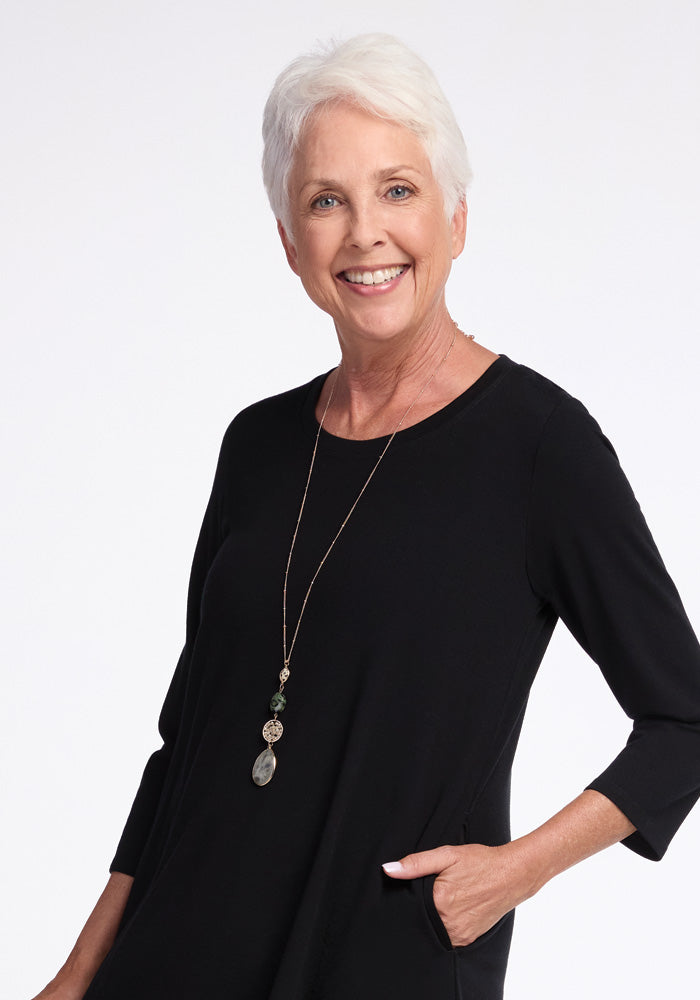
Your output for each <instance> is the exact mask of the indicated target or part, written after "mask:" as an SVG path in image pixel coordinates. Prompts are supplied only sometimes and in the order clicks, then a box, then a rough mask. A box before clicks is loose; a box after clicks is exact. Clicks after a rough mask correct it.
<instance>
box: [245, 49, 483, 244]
mask: <svg viewBox="0 0 700 1000" xmlns="http://www.w3.org/2000/svg"><path fill="white" fill-rule="evenodd" d="M342 100H347V101H350V102H351V103H353V104H355V105H357V106H358V107H360V108H363V109H364V110H366V111H368V112H369V113H370V114H373V115H376V116H377V117H379V118H384V119H387V120H389V121H392V122H396V123H397V124H398V125H403V126H404V127H405V128H407V129H409V130H410V131H411V132H413V133H414V134H415V135H416V136H418V138H419V139H420V141H421V142H422V143H423V148H424V149H425V151H426V154H427V156H428V159H429V160H430V165H431V167H432V171H433V176H434V177H435V180H436V181H437V183H438V184H439V186H440V188H441V190H442V195H443V202H444V206H445V213H446V215H447V217H448V219H451V218H452V216H453V215H454V212H455V209H456V208H457V205H458V204H459V202H460V201H461V200H462V199H463V198H464V196H465V193H466V190H467V187H468V185H469V182H470V180H471V177H472V172H471V168H470V166H469V158H468V156H467V147H466V145H465V142H464V136H463V135H462V132H461V131H460V128H459V125H458V124H457V120H456V118H455V116H454V113H453V111H452V108H451V107H450V105H449V103H448V101H447V98H446V97H445V95H444V94H443V92H442V90H441V88H440V85H439V84H438V82H437V80H436V79H435V76H434V74H433V72H432V70H431V69H430V67H429V66H428V65H427V64H426V63H425V62H424V61H423V60H422V59H421V58H420V56H417V55H416V53H415V52H412V51H411V49H409V48H408V47H407V46H406V45H404V44H403V42H400V41H399V40H398V38H394V37H393V35H385V34H369V35H356V36H355V37H354V38H349V39H348V40H347V41H345V42H340V43H337V42H331V43H329V44H327V45H322V46H319V48H318V49H316V50H315V51H312V52H310V53H309V54H308V55H303V56H299V57H298V58H297V59H295V60H294V61H293V62H291V63H290V64H289V66H287V67H286V69H284V70H282V72H281V73H280V75H279V76H278V77H277V79H276V81H275V84H274V86H273V88H272V91H271V92H270V96H269V97H268V99H267V103H266V105H265V112H264V114H263V142H264V147H263V160H262V167H263V181H264V183H265V189H266V191H267V196H268V198H269V200H270V206H271V207H272V211H273V212H274V213H275V217H276V218H277V219H280V220H281V222H282V224H283V225H284V226H285V228H286V229H287V230H288V231H290V226H289V221H290V219H289V175H290V173H291V170H292V164H293V160H294V155H295V153H296V150H297V149H298V147H299V143H300V141H301V138H302V133H303V130H304V126H305V124H306V122H307V121H308V119H309V116H310V115H311V114H312V113H313V112H314V111H315V110H316V109H317V108H318V107H319V106H321V105H323V104H326V103H328V102H333V101H342Z"/></svg>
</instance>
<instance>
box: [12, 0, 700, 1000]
mask: <svg viewBox="0 0 700 1000" xmlns="http://www.w3.org/2000/svg"><path fill="white" fill-rule="evenodd" d="M699 10H700V8H699V7H698V5H697V4H696V3H695V0H685V2H682V0H663V2H662V0H637V2H632V0H586V2H585V3H583V2H578V0H576V2H574V0H572V2H566V0H564V2H562V0H531V2H518V0H489V2H488V3H487V2H485V0H481V2H479V3H470V2H464V3H460V4H457V3H455V2H454V0H432V2H431V3H430V4H423V3H421V4H419V3H416V2H408V3H404V4H400V3H399V4H395V3H394V4H388V5H381V4H377V3H376V0H373V2H369V0H353V2H352V3H351V4H347V5H337V4H335V5H330V4H327V3H321V2H319V0H299V2H297V3H296V4H291V5H287V4H285V5H283V4H275V3H266V4H264V5H261V4H249V5H245V6H244V5H243V4H240V3H236V2H235V0H228V2H225V0H198V2H196V3H195V2H194V0H167V2H166V0H138V2H137V0H119V2H117V0H90V2H88V0H72V2H71V0H44V2H43V3H40V2H36V0H5V2H4V4H3V14H2V21H3V24H2V31H1V32H0V37H1V38H2V41H1V42H0V46H1V48H2V51H1V52H0V88H1V91H2V94H3V106H2V110H1V112H0V115H1V118H0V135H1V136H2V140H1V141H2V144H3V146H4V148H3V149H2V151H1V152H0V172H1V173H2V177H3V180H2V184H0V226H1V229H2V246H1V248H0V254H1V255H2V261H1V273H2V278H3V288H2V292H1V296H2V297H1V300H0V322H1V329H2V337H3V350H2V365H1V372H0V379H1V384H0V388H1V393H0V406H1V407H2V415H1V420H0V428H1V433H2V440H3V452H2V472H3V487H2V491H1V494H0V496H1V502H2V508H3V511H2V518H1V531H2V542H3V571H2V588H3V591H2V602H1V606H2V609H3V612H4V622H3V626H2V670H3V692H4V697H3V699H2V708H1V709H0V712H1V713H2V714H1V717H0V733H1V734H2V743H3V753H2V804H3V812H4V818H3V821H2V827H1V829H2V833H1V836H2V850H1V851H0V866H1V868H2V884H3V907H2V915H1V916H0V939H2V941H3V946H4V957H3V959H2V972H1V983H2V985H1V987H0V992H1V993H2V996H3V997H7V998H12V1000H25V998H28V997H30V996H33V995H34V993H36V992H37V991H38V990H39V989H40V988H41V987H42V986H43V985H44V984H45V982H46V981H47V980H48V979H49V978H51V976H52V975H53V974H54V972H55V971H56V969H57V967H58V966H59V965H60V964H61V963H62V961H63V959H64V957H65V955H66V953H67V952H68V950H69V948H70V947H71V945H72V943H73V940H74V938H75V936H76V935H77V933H78V931H79V929H80V927H81V925H82V923H83V921H84V919H85V918H86V916H87V914H88V912H89V911H90V909H91V907H92V905H93V903H94V902H95V899H96V898H97V896H98V894H99V892H100V891H101V889H102V887H103V885H104V882H105V880H106V878H107V866H108V863H109V861H110V860H111V858H112V855H113V852H114V848H115V846H116V843H117V840H118V837H119V834H120V832H121V828H122V826H123V823H124V821H125V819H126V815H127V812H128V809H129V806H130V804H131V801H132V798H133V795H134V793H135V790H136V787H137V784H138V781H139V778H140V775H141V770H142V768H143V765H144V763H145V760H146V758H147V756H148V754H149V753H150V752H151V751H152V750H153V749H155V747H156V746H158V744H159V739H158V736H157V732H156V720H157V715H158V712H159V709H160V705H161V702H162V699H163V696H164V693H165V690H166V688H167V684H168V681H169V679H170V675H171V673H172V670H173V668H174V665H175V661H176V659H177V655H178V653H179V650H180V646H181V643H182V639H183V635H184V609H185V592H186V586H187V578H188V572H189V564H190V559H191V556H192V550H193V546H194V541H195V538H196V535H197V532H198V529H199V522H200V519H201V516H202V513H203V510H204V505H205V503H206V499H207V496H208V492H209V488H210V484H211V478H212V475H213V471H214V464H215V460H216V456H217V453H218V448H219V443H220V439H221V435H222V434H223V431H224V429H225V427H226V425H227V424H228V422H229V420H230V419H231V417H232V416H233V415H234V414H235V413H236V412H237V411H238V410H239V409H241V408H242V407H243V406H244V405H246V404H247V403H249V402H251V401H253V400H255V399H258V398H260V397H262V396H267V395H270V394H272V393H274V392H278V391H281V390H283V389H286V388H289V387H291V386H294V385H298V384H300V383H301V382H305V381H307V380H308V379H309V378H311V377H312V376H313V375H316V374H318V373H319V372H321V371H324V370H326V369H328V368H330V367H332V366H333V365H334V364H335V363H336V361H337V359H338V349H337V344H336V342H335V338H334V333H333V330H332V326H331V323H330V320H329V319H328V317H326V316H325V315H324V314H322V313H320V312H318V311H317V310H316V309H315V307H314V306H312V305H311V303H310V302H308V300H307V299H306V298H305V295H304V293H303V291H302V290H301V287H300V286H299V285H298V282H297V279H296V278H295V277H294V276H293V275H292V274H291V272H290V271H289V270H288V269H287V266H286V263H285V261H284V257H283V253H282V249H281V247H280V246H279V244H278V239H277V234H276V231H275V225H274V220H273V218H272V215H271V213H270V211H269V209H268V206H267V203H266V199H265V195H264V191H263V187H262V182H261V179H260V171H259V159H260V152H261V140H260V120H261V114H262V108H263V104H264V101H265V99H266V96H267V93H268V91H269V88H270V86H271V84H272V82H273V79H274V77H275V75H276V74H277V72H278V71H279V70H280V69H281V68H282V66H283V65H285V64H286V63H287V62H288V61H289V60H290V59H291V58H293V57H294V56H296V55H297V54H298V53H299V52H301V51H303V50H305V49H308V48H309V47H310V46H311V45H312V44H313V43H314V41H315V40H316V39H317V38H322V39H325V38H328V37H330V36H336V37H347V36H348V35H350V34H356V33H359V32H364V31H373V30H382V31H390V32H393V33H395V34H397V35H398V36H399V37H401V38H402V39H403V40H404V41H406V42H407V43H408V44H409V45H411V46H412V47H414V48H415V49H416V50H417V51H418V52H419V53H420V54H421V55H423V56H424V57H425V58H426V59H427V61H428V62H429V64H430V65H431V66H432V67H433V68H434V70H435V71H436V73H437V75H438V78H439V80H440V82H441V83H442V85H443V87H444V89H445V91H446V93H447V95H448V97H449V99H450V100H451V101H452V103H453V106H454V108H455V111H456V113H457V117H458V119H459V121H460V123H461V125H462V128H463V131H464V133H465V136H466V139H467V144H468V147H469V149H470V153H471V157H472V163H473V167H474V172H475V181H474V184H473V186H472V189H471V191H470V197H469V209H470V212H469V234H468V245H467V249H466V251H465V253H464V255H463V257H462V258H461V259H460V260H459V261H458V262H457V263H456V266H455V269H454V271H453V275H452V278H451V281H450V284H449V286H448V293H449V296H448V299H449V304H450V306H451V311H452V313H453V315H454V316H455V317H456V318H457V319H458V321H459V323H460V325H461V327H462V328H463V329H465V330H467V331H470V332H472V333H474V334H475V336H476V339H477V340H478V341H480V342H481V343H483V344H485V345H486V346H488V347H489V348H491V349H492V350H494V351H498V352H502V353H506V354H508V355H509V356H510V357H511V358H513V359H514V360H516V361H521V362H523V363H525V364H528V365H530V366H531V367H533V368H536V369H537V370H539V371H541V372H542V373H543V374H545V375H547V376H549V377H550V378H552V379H554V380H555V381H556V382H558V383H559V384H561V385H563V386H564V387H565V388H566V389H568V390H569V391H570V392H571V393H573V394H574V395H575V396H578V397H579V398H580V399H582V400H583V402H584V403H585V404H586V405H587V406H588V408H589V409H590V411H591V412H592V413H593V415H594V416H595V417H596V418H597V419H598V420H599V422H600V423H601V425H602V427H603V430H604V431H605V432H606V434H607V435H608V436H609V437H610V438H611V440H612V442H613V444H614V445H615V448H616V450H617V452H618V455H619V457H620V460H621V462H622V465H623V468H624V469H625V471H626V472H627V475H628V477H629V478H630V480H631V482H632V485H633V487H634V489H635V492H636V494H637V497H638V499H639V501H640V503H641V505H642V509H643V510H644V512H645V514H646V517H647V520H648V522H649V525H650V527H651V530H652V533H653V534H654V537H655V539H656V542H657V544H658V546H659V548H660V550H661V553H662V555H663V557H664V560H665V562H666V565H667V567H668V569H669V570H670V572H671V575H672V576H673V578H674V580H675V582H676V584H677V586H678V588H679V590H680V592H681V595H682V597H683V599H684V603H685V606H686V609H687V611H688V614H689V616H690V618H691V621H693V623H694V624H695V625H696V627H697V626H698V625H700V576H699V574H698V569H697V564H698V558H699V556H700V530H699V528H698V521H697V510H698V506H699V504H700V476H699V474H698V468H697V457H698V431H697V421H698V417H699V416H700V401H699V398H698V391H697V385H698V375H699V374H700V349H699V347H698V341H697V335H698V322H697V317H698V315H699V314H700V283H699V282H698V272H699V265H700V260H699V257H698V238H697V234H698V231H699V230H700V197H699V195H698V177H700V137H699V134H698V122H699V121H700V70H699V66H700V59H699V58H698V38H700V14H699ZM136 651H138V654H137V653H136ZM572 695H573V696H572ZM572 705H578V706H580V709H579V711H572V709H571V706H572ZM591 720H594V722H593V723H592V722H591ZM628 729H629V721H628V720H627V719H626V718H625V717H624V715H623V714H622V712H621V710H620V709H619V708H618V706H617V704H616V702H615V701H614V699H613V698H612V696H611V695H610V693H609V691H608V690H607V688H606V686H605V683H604V682H603V680H602V679H601V677H600V674H599V672H598V670H597V668H596V667H595V665H594V664H593V663H592V662H591V661H590V660H589V659H588V658H587V657H586V656H585V654H583V653H582V651H581V650H580V649H579V648H578V647H577V645H576V643H575V642H574V640H573V639H572V638H571V637H570V636H569V635H568V633H567V632H566V630H565V629H564V627H563V626H561V625H560V626H558V628H557V630H556V632H555V637H554V639H553V641H552V644H551V646H550V649H549V651H548V653H547V655H546V657H545V660H544V663H543V665H542V669H541V673H540V676H539V677H538V680H537V682H536V684H535V687H534V689H533V693H532V698H531V704H530V709H529V713H528V716H527V719H526V723H525V727H524V731H523V736H522V740H521V746H520V750H519V753H518V756H517V759H516V768H515V772H514V797H513V832H514V835H519V834H522V833H525V832H527V831H528V830H529V829H531V828H532V827H533V826H535V825H538V824H539V823H540V822H542V821H544V820H545V819H546V818H547V817H548V816H550V815H551V814H552V813H553V812H555V811H556V810H557V809H558V808H560V807H561V806H562V805H564V804H565V803H566V802H567V801H569V800H570V799H571V798H573V797H574V796H575V795H576V794H578V792H579V791H580V790H581V789H582V788H583V787H584V786H585V784H586V783H587V782H588V781H589V780H590V779H591V778H592V777H594V776H595V775H597V774H598V773H599V772H600V771H601V770H602V769H603V768H604V766H605V765H606V764H607V762H608V761H609V760H610V759H612V757H613V756H614V755H615V754H616V753H617V752H618V750H619V749H620V747H621V746H622V744H623V742H624V740H625V739H626V737H627V733H628ZM699 834H700V808H699V809H697V810H696V811H695V812H694V813H693V814H691V816H690V818H689V819H688V820H687V822H686V824H685V825H684V827H683V828H682V829H681V831H680V832H679V833H678V835H677V836H676V838H675V840H674V841H673V843H672V844H671V847H670V849H669V852H668V854H667V856H666V858H665V859H664V860H663V861H662V862H661V863H659V864H654V863H652V862H648V861H644V860H642V859H640V858H638V857H636V856H634V855H632V854H631V853H630V852H629V851H627V850H626V849H625V848H624V847H620V846H616V847H614V848H611V849H610V850H609V851H607V852H604V853H603V854H601V855H599V856H597V857H596V858H593V859H591V860H589V861H587V862H585V863H583V864H581V865H579V866H577V867H576V868H575V869H573V870H571V871H569V872H567V873H565V874H564V875H562V876H560V877H559V878H558V879H557V880H556V881H555V882H554V883H550V885H549V886H547V887H546V888H545V889H544V890H543V891H542V892H541V893H540V894H539V896H537V897H536V898H535V899H533V900H531V901H529V902H527V903H525V904H523V905H522V906H521V907H520V909H519V911H518V916H517V921H516V933H515V939H514V943H513V949H512V954H511V962H510V969H509V974H508V980H507V983H508V987H507V997H508V998H509V1000H530V998H532V1000H555V998H556V1000H561V998H562V997H563V996H566V997H567V998H568V1000H575V998H587V1000H588V998H590V997H591V996H592V995H595V996H598V997H604V998H608V997H610V998H613V997H617V996H620V995H623V994H624V995H633V996H635V997H636V998H637V1000H647V998H648V1000H651V998H655V1000H656V998H658V997H659V996H660V995H664V996H668V997H674V996H684V995H686V994H687V993H688V991H689V987H690V984H691V983H693V982H696V981H697V967H696V951H697V929H696V922H695V910H696V901H697V898H698V895H699V893H700V863H699V862H698V856H697V849H696V845H697V842H698V835H699ZM329 1000H331V998H329ZM426 1000H428V998H426ZM430 1000H433V998H430ZM435 1000H439V998H435Z"/></svg>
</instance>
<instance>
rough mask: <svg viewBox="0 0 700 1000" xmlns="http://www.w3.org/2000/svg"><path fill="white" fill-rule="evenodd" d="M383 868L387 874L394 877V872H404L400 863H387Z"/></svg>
mask: <svg viewBox="0 0 700 1000" xmlns="http://www.w3.org/2000/svg"><path fill="white" fill-rule="evenodd" d="M382 868H383V869H384V871H385V872H386V873H387V875H392V874H393V873H394V872H402V871H403V865H402V864H401V862H400V861H387V862H386V864H384V865H382Z"/></svg>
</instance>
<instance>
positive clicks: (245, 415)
mask: <svg viewBox="0 0 700 1000" xmlns="http://www.w3.org/2000/svg"><path fill="white" fill-rule="evenodd" d="M327 374H328V373H327V372H324V373H322V374H321V375H315V376H314V377H313V378H312V379H310V380H309V381H308V382H305V383H303V385H299V386H295V387H294V388H292V389H286V390H285V391H284V392H279V393H275V394H274V395H271V396H266V397H265V398H263V399H259V400H256V402H254V403H250V404H249V405H248V406H245V407H244V408H243V409H242V410H240V411H239V412H238V413H237V414H236V415H235V417H234V418H233V419H232V420H231V422H230V423H229V425H228V427H227V428H226V431H225V433H224V436H223V441H222V444H221V452H222V456H224V457H225V456H229V455H231V454H232V453H236V452H240V451H241V450H243V451H246V450H249V449H257V448H260V447H262V446H263V445H266V444H267V443H268V442H270V441H274V442H275V443H276V445H280V444H283V443H285V442H286V443H288V441H289V438H290V437H291V436H296V435H298V434H299V431H300V429H301V427H302V423H303V420H304V414H305V410H306V408H307V406H309V405H310V404H311V399H312V397H313V394H314V393H316V392H318V390H319V389H320V386H321V384H322V382H323V380H324V379H325V378H326V375H327Z"/></svg>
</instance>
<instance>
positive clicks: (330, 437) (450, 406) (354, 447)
mask: <svg viewBox="0 0 700 1000" xmlns="http://www.w3.org/2000/svg"><path fill="white" fill-rule="evenodd" d="M513 364H514V362H513V361H511V359H510V358H509V357H508V356H507V355H506V354H499V355H498V357H497V358H495V359H494V360H493V361H492V362H491V364H490V365H489V366H488V368H487V369H486V370H485V371H484V372H482V374H481V375H479V377H478V378H477V379H475V381H474V382H472V384H471V385H470V386H468V387H467V388H466V389H465V390H464V391H463V392H461V393H460V394H459V395H458V396H455V398H454V399H452V400H450V402H449V403H446V404H445V406H442V407H441V408H440V409H439V410H436V411H435V413H431V414H430V415H429V416H427V417H424V418H423V419H422V420H419V421H417V422H416V423H415V424H411V425H410V426H409V427H404V428H403V430H399V431H397V432H396V437H395V438H394V442H393V444H392V448H393V447H394V445H396V444H398V443H399V442H400V441H411V440H413V439H414V438H417V437H420V436H421V435H423V434H426V433H428V432H429V431H432V430H434V429H435V428H437V427H439V426H440V425H441V424H443V423H445V421H447V420H450V419H451V418H452V417H453V416H455V415H456V414H457V413H460V412H461V411H462V410H464V409H466V408H467V407H468V406H471V405H472V404H473V403H475V402H476V401H477V399H479V398H481V396H483V395H484V393H485V392H486V391H487V390H488V389H490V387H491V386H492V385H493V384H494V383H495V382H496V381H498V379H499V378H500V377H501V376H502V375H503V374H504V373H505V371H506V370H507V369H508V368H510V367H512V366H513ZM334 370H335V369H334V368H330V369H329V370H328V371H327V372H323V374H321V375H317V376H316V378H314V379H313V380H312V381H311V382H310V383H309V391H308V393H307V395H306V400H305V402H304V408H303V421H304V425H305V426H306V427H308V429H309V430H310V431H312V432H313V433H314V434H317V433H318V428H319V421H318V420H317V418H316V405H317V403H318V400H319V396H320V395H321V389H322V388H323V384H324V382H325V380H326V379H327V378H328V376H329V375H330V373H331V372H332V371H334ZM390 437H391V434H383V435H382V436H381V437H373V438H359V439H358V438H345V437H340V436H339V435H337V434H331V432H330V431H327V430H326V428H325V427H322V428H321V433H320V435H319V441H322V442H323V447H324V450H325V449H329V448H334V449H335V450H337V451H345V452H346V453H347V452H349V451H355V452H360V451H363V450H364V449H367V448H369V449H372V450H374V449H376V447H377V445H380V444H385V443H386V442H387V441H388V440H389V438H390Z"/></svg>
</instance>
